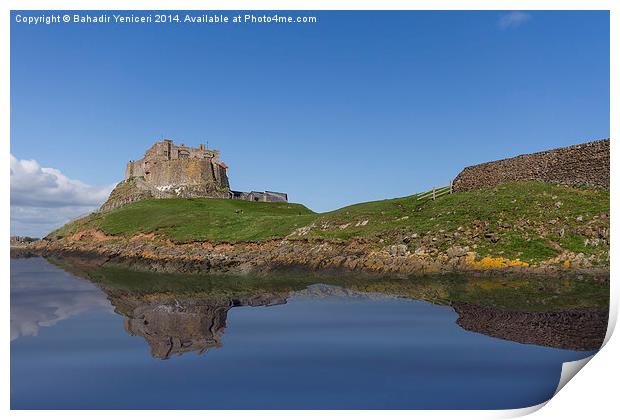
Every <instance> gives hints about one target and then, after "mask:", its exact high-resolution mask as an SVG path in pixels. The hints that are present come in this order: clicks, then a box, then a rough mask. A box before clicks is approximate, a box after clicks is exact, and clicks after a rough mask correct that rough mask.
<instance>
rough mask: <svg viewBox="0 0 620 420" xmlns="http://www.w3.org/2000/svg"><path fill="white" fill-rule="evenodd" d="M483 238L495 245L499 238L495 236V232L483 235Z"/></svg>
mask: <svg viewBox="0 0 620 420" xmlns="http://www.w3.org/2000/svg"><path fill="white" fill-rule="evenodd" d="M484 237H485V238H486V239H488V240H489V241H491V242H493V243H496V242H498V241H499V237H498V236H497V234H496V233H495V232H488V233H485V234H484Z"/></svg>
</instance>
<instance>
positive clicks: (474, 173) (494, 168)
mask: <svg viewBox="0 0 620 420" xmlns="http://www.w3.org/2000/svg"><path fill="white" fill-rule="evenodd" d="M609 143H610V142H609V139H606V140H598V141H592V142H589V143H583V144H578V145H575V146H569V147H563V148H559V149H552V150H547V151H544V152H538V153H532V154H527V155H520V156H517V157H514V158H509V159H503V160H497V161H494V162H488V163H482V164H480V165H474V166H468V167H466V168H465V169H463V171H461V173H460V174H458V176H457V177H456V178H455V179H454V181H453V183H452V185H453V188H454V191H455V192H461V191H471V190H476V189H480V188H488V187H494V186H496V185H498V184H501V183H504V182H511V181H543V182H551V183H557V184H566V185H584V186H589V187H598V188H603V189H607V190H608V189H609Z"/></svg>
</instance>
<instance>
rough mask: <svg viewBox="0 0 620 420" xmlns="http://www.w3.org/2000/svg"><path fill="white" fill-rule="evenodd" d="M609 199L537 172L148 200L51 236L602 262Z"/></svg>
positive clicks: (606, 258) (599, 264)
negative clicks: (364, 189) (298, 195)
mask: <svg viewBox="0 0 620 420" xmlns="http://www.w3.org/2000/svg"><path fill="white" fill-rule="evenodd" d="M609 204H610V201H609V192H608V191H603V190H597V189H586V188H576V187H566V186H558V185H554V184H546V183H541V182H516V183H508V184H503V185H500V186H499V187H496V188H490V189H484V190H479V191H471V192H462V193H455V194H452V195H447V196H444V197H441V198H438V199H437V200H435V201H432V200H418V199H417V196H415V195H414V196H409V197H403V198H397V199H391V200H382V201H375V202H369V203H361V204H356V205H353V206H349V207H345V208H342V209H339V210H336V211H332V212H328V213H323V214H317V213H314V212H312V211H311V210H309V209H307V208H306V207H304V206H302V205H299V204H291V203H253V202H245V201H234V200H220V199H167V200H146V201H141V202H137V203H133V204H129V205H127V206H124V207H122V208H119V209H116V210H113V211H110V212H107V213H99V214H93V215H91V216H88V217H86V218H83V219H80V220H78V221H75V222H73V223H70V224H67V225H65V226H63V227H62V228H60V229H58V230H56V231H54V232H52V233H50V234H49V235H48V237H47V239H50V240H59V239H63V238H64V240H65V241H66V240H68V239H69V238H70V237H71V235H75V234H76V233H78V232H80V231H86V230H93V229H94V230H97V231H101V232H103V233H104V234H106V235H113V236H114V237H117V238H119V239H122V238H130V237H132V236H134V235H137V234H153V235H154V237H156V238H159V239H164V240H172V241H173V242H175V243H192V242H200V241H209V242H212V243H233V244H234V243H240V242H241V243H243V242H256V243H261V242H265V241H269V240H274V239H283V238H287V239H288V240H295V239H299V240H322V241H328V242H331V243H358V244H364V247H365V248H370V249H375V250H378V251H379V250H385V251H387V252H389V253H390V254H392V255H395V256H401V255H409V254H413V255H424V256H430V257H438V258H441V256H442V255H447V256H448V257H452V256H454V255H455V254H458V255H457V256H462V255H465V253H466V252H472V251H473V252H475V253H476V255H477V257H481V258H484V257H492V258H499V259H508V260H514V261H517V260H518V261H520V262H525V263H529V264H536V263H538V262H541V261H546V262H551V263H557V264H563V263H564V264H568V262H567V261H568V260H570V261H571V264H572V262H575V261H576V262H577V265H579V266H582V267H606V266H608V265H609ZM489 263H490V264H491V265H492V264H493V261H490V262H489ZM482 268H484V267H482Z"/></svg>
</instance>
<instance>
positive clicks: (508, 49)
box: [11, 11, 609, 211]
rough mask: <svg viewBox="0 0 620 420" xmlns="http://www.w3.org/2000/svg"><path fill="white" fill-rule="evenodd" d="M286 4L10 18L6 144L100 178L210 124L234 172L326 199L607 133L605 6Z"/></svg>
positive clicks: (212, 139) (334, 201) (368, 196)
mask: <svg viewBox="0 0 620 420" xmlns="http://www.w3.org/2000/svg"><path fill="white" fill-rule="evenodd" d="M16 13H17V12H13V18H14V17H15V14H16ZM108 13H111V12H108ZM21 14H22V15H28V14H31V15H36V14H37V12H27V13H21ZM91 14H93V13H91ZM226 14H227V15H229V16H232V15H234V14H235V13H234V12H226ZM290 14H292V15H297V14H308V15H316V16H318V23H316V24H307V25H236V26H234V25H221V26H212V25H204V24H203V25H146V26H144V25H115V24H108V25H74V24H68V25H37V26H34V25H24V24H17V23H15V19H12V23H11V25H12V26H11V153H12V155H14V156H15V157H16V158H17V159H18V160H23V159H34V160H36V161H37V163H38V164H39V165H40V166H41V167H47V168H55V169H57V170H59V171H61V172H62V174H64V176H66V177H68V179H71V180H80V181H82V182H83V183H86V184H88V185H90V186H109V185H111V184H113V183H115V182H117V181H119V180H121V179H122V177H123V173H124V166H125V163H126V161H127V160H129V159H138V158H140V157H141V156H142V155H143V152H144V151H145V150H146V149H147V148H148V147H149V146H150V144H152V143H153V142H154V141H155V140H157V139H158V138H161V136H162V135H163V136H165V137H167V138H171V139H173V140H175V141H177V142H183V143H185V144H190V145H196V144H198V143H200V142H206V141H208V142H209V145H210V146H212V147H215V148H218V149H220V150H221V151H222V158H223V160H224V161H225V162H226V163H227V164H228V165H229V167H230V169H229V175H230V181H231V185H232V187H233V188H234V189H239V190H251V189H255V190H263V189H268V190H275V191H285V192H288V193H289V198H290V200H291V201H295V202H300V203H303V204H306V205H307V206H308V207H310V208H312V209H314V210H316V211H326V210H331V209H335V208H338V207H341V206H344V205H347V204H351V203H355V202H361V201H369V200H376V199H382V198H389V197H396V196H404V195H409V194H413V193H415V192H418V191H421V190H426V189H428V188H430V187H432V186H434V185H445V184H447V183H449V182H450V180H451V179H452V178H453V177H454V176H456V174H457V173H458V172H459V171H460V170H461V169H462V168H463V167H464V166H467V165H471V164H475V163H479V162H484V161H488V160H493V159H499V158H504V157H509V156H512V155H516V154H520V153H526V152H532V151H538V150H544V149H548V148H552V147H558V146H566V145H570V144H575V143H580V142H583V141H586V140H591V139H599V138H606V137H609V14H608V13H607V12H505V11H497V12H493V11H488V12H305V13H303V12H291V13H290Z"/></svg>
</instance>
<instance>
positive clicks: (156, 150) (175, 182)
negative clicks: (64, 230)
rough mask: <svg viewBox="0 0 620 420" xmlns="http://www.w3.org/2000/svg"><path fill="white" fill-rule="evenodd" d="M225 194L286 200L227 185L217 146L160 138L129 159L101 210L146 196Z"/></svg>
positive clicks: (254, 199)
mask: <svg viewBox="0 0 620 420" xmlns="http://www.w3.org/2000/svg"><path fill="white" fill-rule="evenodd" d="M178 197H180V198H198V197H209V198H228V199H234V200H247V201H259V202H287V201H288V196H287V195H286V193H279V192H273V191H264V192H263V191H251V192H241V191H233V190H231V189H230V184H229V182H228V166H227V165H226V164H225V163H224V162H222V161H221V160H220V151H219V150H210V149H207V148H206V147H205V145H204V144H200V145H199V146H198V147H189V146H186V145H184V144H181V145H176V144H174V143H173V142H172V140H168V139H164V140H161V141H158V142H156V143H155V144H153V145H152V146H151V147H150V148H149V149H148V150H147V151H146V153H145V154H144V157H143V158H142V159H140V160H136V161H129V162H128V163H127V168H126V170H125V179H124V180H123V181H122V182H120V183H119V184H118V185H117V186H116V187H115V188H114V190H113V191H112V193H110V197H109V198H108V200H107V201H106V202H105V203H104V204H103V206H101V210H102V211H106V210H111V209H114V208H117V207H120V206H122V205H125V204H128V203H131V202H134V201H139V200H144V199H149V198H178Z"/></svg>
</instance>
